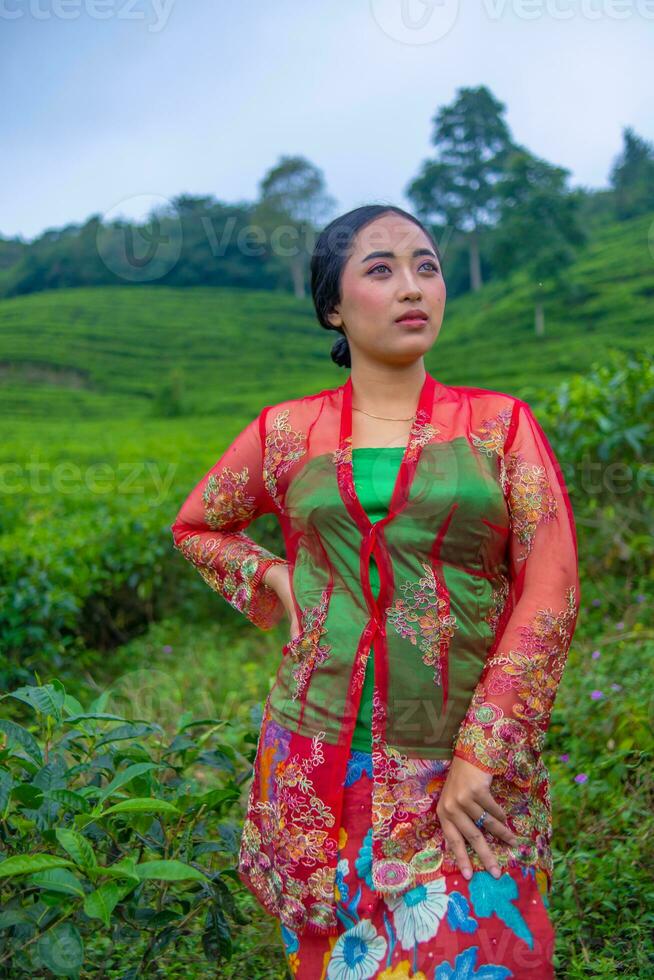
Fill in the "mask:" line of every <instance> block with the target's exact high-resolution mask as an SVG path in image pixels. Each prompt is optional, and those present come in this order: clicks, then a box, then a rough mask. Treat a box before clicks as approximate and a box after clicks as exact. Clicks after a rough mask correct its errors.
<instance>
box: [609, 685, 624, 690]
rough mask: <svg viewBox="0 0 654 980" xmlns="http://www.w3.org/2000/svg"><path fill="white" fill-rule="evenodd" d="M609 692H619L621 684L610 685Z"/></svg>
mask: <svg viewBox="0 0 654 980" xmlns="http://www.w3.org/2000/svg"><path fill="white" fill-rule="evenodd" d="M611 690H612V691H621V690H622V684H611Z"/></svg>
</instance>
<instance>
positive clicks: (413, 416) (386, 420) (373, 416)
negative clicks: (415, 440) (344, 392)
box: [352, 407, 416, 422]
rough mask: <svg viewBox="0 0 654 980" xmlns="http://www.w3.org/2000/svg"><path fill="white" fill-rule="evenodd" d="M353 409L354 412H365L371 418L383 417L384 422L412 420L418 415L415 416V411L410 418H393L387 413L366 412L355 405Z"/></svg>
mask: <svg viewBox="0 0 654 980" xmlns="http://www.w3.org/2000/svg"><path fill="white" fill-rule="evenodd" d="M352 411H353V412H363V414H364V415H368V416H369V417H370V418H371V419H382V420H383V421H384V422H412V421H413V419H414V418H415V417H416V416H415V412H414V414H413V415H412V416H411V417H410V418H408V419H393V418H389V417H387V416H386V415H371V414H370V412H365V411H364V410H363V409H362V408H354V407H353V408H352Z"/></svg>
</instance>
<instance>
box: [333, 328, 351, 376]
mask: <svg viewBox="0 0 654 980" xmlns="http://www.w3.org/2000/svg"><path fill="white" fill-rule="evenodd" d="M331 357H332V361H333V362H334V364H338V366H339V367H346V368H349V367H352V361H351V360H350V345H349V344H348V342H347V337H346V336H345V335H344V334H341V336H340V337H338V338H337V340H335V341H334V343H333V344H332V350H331Z"/></svg>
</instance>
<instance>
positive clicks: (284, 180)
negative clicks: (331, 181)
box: [254, 156, 336, 298]
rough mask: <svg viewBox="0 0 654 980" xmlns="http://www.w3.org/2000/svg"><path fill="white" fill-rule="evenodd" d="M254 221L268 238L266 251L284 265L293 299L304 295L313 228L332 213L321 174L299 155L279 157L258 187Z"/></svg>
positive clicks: (331, 205) (332, 206) (332, 201)
mask: <svg viewBox="0 0 654 980" xmlns="http://www.w3.org/2000/svg"><path fill="white" fill-rule="evenodd" d="M259 192H260V199H259V201H258V203H257V206H256V208H255V211H254V217H255V220H256V221H258V222H259V223H260V224H261V226H262V227H263V229H264V230H265V231H266V232H267V233H268V234H269V236H270V245H269V250H270V252H271V253H272V255H273V256H274V257H275V258H276V259H277V260H279V262H281V264H283V265H286V266H287V267H288V269H289V272H290V275H291V281H292V283H293V291H294V293H295V295H296V296H298V297H301V298H303V297H304V296H305V295H306V282H307V272H308V268H309V259H310V255H311V251H312V247H313V241H314V236H315V233H316V229H317V226H318V225H319V224H320V223H322V222H323V221H324V220H325V218H326V217H327V216H328V215H329V214H330V213H331V212H332V210H333V209H334V207H335V204H336V202H335V200H334V198H333V197H331V196H330V195H329V194H328V193H327V189H326V185H325V179H324V176H323V174H322V171H321V170H319V168H318V167H316V166H315V165H314V164H312V163H310V162H309V161H308V160H307V159H305V158H304V157H301V156H282V157H281V158H280V159H279V161H278V163H277V164H276V166H274V167H272V168H271V169H270V170H269V171H268V173H267V174H266V175H265V177H264V178H263V179H262V180H261V182H260V184H259Z"/></svg>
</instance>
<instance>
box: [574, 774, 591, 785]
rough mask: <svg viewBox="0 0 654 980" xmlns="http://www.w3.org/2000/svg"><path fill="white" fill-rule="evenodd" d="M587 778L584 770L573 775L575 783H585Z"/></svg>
mask: <svg viewBox="0 0 654 980" xmlns="http://www.w3.org/2000/svg"><path fill="white" fill-rule="evenodd" d="M587 780H588V774H587V773H585V772H578V773H577V775H576V776H575V783H585V782H587Z"/></svg>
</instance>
